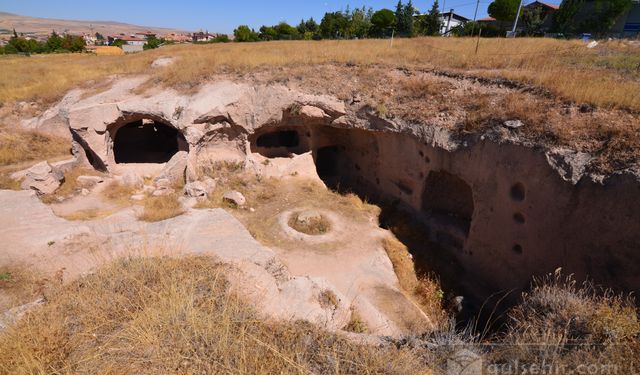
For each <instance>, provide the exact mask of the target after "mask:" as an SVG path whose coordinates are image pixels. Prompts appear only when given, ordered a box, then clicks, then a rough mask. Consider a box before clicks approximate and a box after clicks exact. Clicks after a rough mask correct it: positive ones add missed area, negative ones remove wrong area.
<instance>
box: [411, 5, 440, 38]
mask: <svg viewBox="0 0 640 375" xmlns="http://www.w3.org/2000/svg"><path fill="white" fill-rule="evenodd" d="M417 28H418V33H419V34H422V35H432V36H436V35H440V31H441V30H442V21H441V20H440V4H438V0H435V1H434V2H433V5H432V6H431V9H430V10H429V13H427V14H425V15H423V16H421V17H420V18H419V19H418V25H417Z"/></svg>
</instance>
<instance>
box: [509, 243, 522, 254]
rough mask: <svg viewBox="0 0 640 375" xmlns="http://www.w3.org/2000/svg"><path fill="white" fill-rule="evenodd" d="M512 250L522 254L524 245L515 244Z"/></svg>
mask: <svg viewBox="0 0 640 375" xmlns="http://www.w3.org/2000/svg"><path fill="white" fill-rule="evenodd" d="M511 250H513V252H514V253H516V254H522V246H520V245H518V244H515V245H513V247H512V248H511Z"/></svg>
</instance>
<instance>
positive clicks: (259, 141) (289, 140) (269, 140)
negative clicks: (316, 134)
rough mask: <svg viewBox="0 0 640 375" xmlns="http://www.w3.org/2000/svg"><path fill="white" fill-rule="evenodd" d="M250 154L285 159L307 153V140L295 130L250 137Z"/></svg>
mask: <svg viewBox="0 0 640 375" xmlns="http://www.w3.org/2000/svg"><path fill="white" fill-rule="evenodd" d="M250 144H251V152H257V153H259V154H260V155H262V156H265V157H268V158H286V157H289V156H291V155H292V154H302V153H305V152H307V151H309V146H308V140H307V139H306V138H302V137H301V136H300V133H299V132H298V131H297V130H293V129H283V130H277V131H271V132H267V133H262V134H256V135H254V136H252V137H250Z"/></svg>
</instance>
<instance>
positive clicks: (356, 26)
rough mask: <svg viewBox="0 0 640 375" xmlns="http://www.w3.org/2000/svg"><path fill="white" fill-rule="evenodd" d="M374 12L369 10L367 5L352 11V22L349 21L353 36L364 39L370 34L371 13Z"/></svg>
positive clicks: (350, 31) (350, 32)
mask: <svg viewBox="0 0 640 375" xmlns="http://www.w3.org/2000/svg"><path fill="white" fill-rule="evenodd" d="M372 14H373V12H372V11H371V10H370V11H367V9H366V8H365V7H362V8H361V9H355V10H354V11H353V13H351V22H350V23H349V34H350V35H351V36H353V37H356V38H359V39H363V38H366V37H367V36H369V31H370V30H371V15H372Z"/></svg>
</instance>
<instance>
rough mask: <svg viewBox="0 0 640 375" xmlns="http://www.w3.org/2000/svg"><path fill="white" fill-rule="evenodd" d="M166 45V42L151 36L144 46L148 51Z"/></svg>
mask: <svg viewBox="0 0 640 375" xmlns="http://www.w3.org/2000/svg"><path fill="white" fill-rule="evenodd" d="M162 44H164V40H162V39H158V38H156V37H155V36H150V37H148V38H147V42H146V43H145V44H144V46H143V48H144V49H145V50H147V49H156V48H158V47H160V46H161V45H162Z"/></svg>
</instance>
